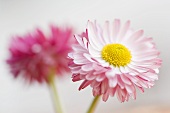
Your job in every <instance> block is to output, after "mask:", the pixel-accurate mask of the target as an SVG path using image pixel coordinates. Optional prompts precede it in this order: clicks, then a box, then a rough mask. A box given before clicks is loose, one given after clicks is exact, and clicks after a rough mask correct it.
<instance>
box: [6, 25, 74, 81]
mask: <svg viewBox="0 0 170 113" xmlns="http://www.w3.org/2000/svg"><path fill="white" fill-rule="evenodd" d="M50 30H51V34H50V35H49V36H45V34H44V33H43V32H42V31H41V30H40V29H37V30H36V31H35V32H33V33H28V34H26V35H25V36H15V37H14V38H13V39H12V41H11V45H10V48H9V50H10V54H11V57H10V58H9V59H8V60H7V63H8V64H9V66H10V68H11V72H12V73H13V75H14V76H15V77H18V76H20V75H21V76H23V77H24V78H25V79H27V80H29V81H31V82H32V81H38V82H40V83H42V82H44V81H45V82H48V79H49V78H48V77H49V76H50V75H51V74H56V75H57V76H63V73H65V72H68V71H69V69H68V59H67V54H68V52H69V51H70V50H71V44H72V43H73V42H74V41H73V39H72V32H73V29H72V28H71V27H70V28H59V27H55V26H51V27H50Z"/></svg>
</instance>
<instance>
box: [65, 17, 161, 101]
mask: <svg viewBox="0 0 170 113" xmlns="http://www.w3.org/2000/svg"><path fill="white" fill-rule="evenodd" d="M75 38H76V40H77V42H78V44H75V45H73V51H72V52H70V53H69V54H68V56H69V58H70V59H71V61H70V63H69V68H70V69H71V72H72V73H73V75H72V80H73V82H76V81H80V80H82V81H83V82H82V84H81V85H80V87H79V90H81V89H84V88H86V87H87V86H91V87H92V92H93V95H94V96H99V95H101V96H102V99H103V101H107V100H108V97H109V96H114V95H117V98H118V99H119V100H120V102H124V101H128V100H129V97H132V98H133V99H136V88H137V89H139V90H140V91H142V92H144V88H151V87H152V86H153V85H154V81H155V80H158V73H159V69H158V68H159V67H160V66H161V63H162V60H161V59H160V58H158V56H159V54H160V52H159V51H158V50H157V48H156V46H155V43H154V42H153V39H152V38H151V37H146V36H144V35H143V30H137V31H134V30H133V29H131V28H130V21H127V22H126V23H125V24H124V25H122V26H121V22H120V20H119V19H115V20H114V22H113V23H112V24H110V23H109V21H106V22H105V24H104V26H103V27H101V26H100V25H99V24H97V23H96V22H91V21H88V24H87V29H86V32H85V33H83V34H82V35H75Z"/></svg>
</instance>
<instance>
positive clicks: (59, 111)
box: [49, 78, 63, 113]
mask: <svg viewBox="0 0 170 113" xmlns="http://www.w3.org/2000/svg"><path fill="white" fill-rule="evenodd" d="M49 86H50V88H51V91H52V96H53V98H54V99H53V100H54V105H55V110H56V113H63V111H62V107H61V104H60V99H59V96H58V92H57V90H56V85H55V82H54V78H53V79H51V80H50V81H49Z"/></svg>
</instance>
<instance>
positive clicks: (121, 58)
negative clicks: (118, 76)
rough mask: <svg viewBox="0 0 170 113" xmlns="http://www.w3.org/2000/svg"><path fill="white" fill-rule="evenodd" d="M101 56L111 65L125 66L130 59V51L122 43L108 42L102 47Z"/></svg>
mask: <svg viewBox="0 0 170 113" xmlns="http://www.w3.org/2000/svg"><path fill="white" fill-rule="evenodd" d="M102 58H103V59H104V60H105V61H106V62H109V64H110V65H113V66H115V67H116V66H117V67H120V66H126V65H127V64H128V63H130V61H131V58H132V56H131V53H130V51H129V50H128V49H127V48H126V47H125V46H124V45H122V44H108V45H106V46H104V47H103V49H102Z"/></svg>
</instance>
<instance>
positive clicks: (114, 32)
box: [111, 19, 120, 43]
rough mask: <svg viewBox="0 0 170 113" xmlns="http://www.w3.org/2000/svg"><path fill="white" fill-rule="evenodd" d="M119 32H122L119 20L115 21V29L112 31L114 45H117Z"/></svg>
mask: <svg viewBox="0 0 170 113" xmlns="http://www.w3.org/2000/svg"><path fill="white" fill-rule="evenodd" d="M119 30H120V20H119V19H115V20H114V23H113V29H112V30H111V37H112V38H111V42H112V43H114V42H115V43H116V40H117V38H118V37H117V36H118V34H119Z"/></svg>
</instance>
